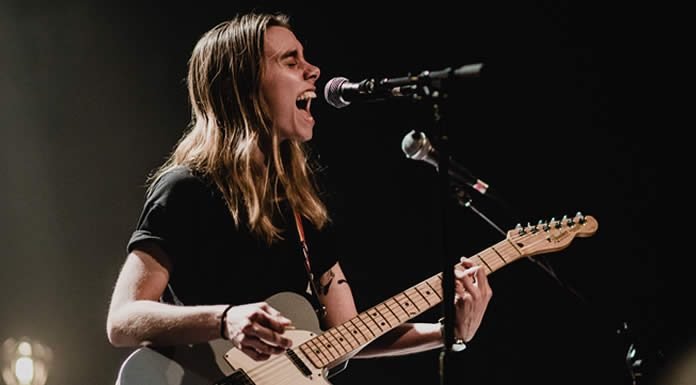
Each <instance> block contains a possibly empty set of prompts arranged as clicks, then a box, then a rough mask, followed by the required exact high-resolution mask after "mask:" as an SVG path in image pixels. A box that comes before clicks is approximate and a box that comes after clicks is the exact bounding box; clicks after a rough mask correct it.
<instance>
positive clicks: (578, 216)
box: [575, 211, 587, 225]
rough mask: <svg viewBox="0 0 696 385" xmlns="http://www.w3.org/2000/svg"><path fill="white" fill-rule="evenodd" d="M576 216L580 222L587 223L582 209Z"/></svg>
mask: <svg viewBox="0 0 696 385" xmlns="http://www.w3.org/2000/svg"><path fill="white" fill-rule="evenodd" d="M575 216H576V217H577V218H578V223H580V224H581V225H582V224H585V222H586V221H587V220H586V219H585V216H584V215H582V213H581V212H580V211H578V212H577V214H575Z"/></svg>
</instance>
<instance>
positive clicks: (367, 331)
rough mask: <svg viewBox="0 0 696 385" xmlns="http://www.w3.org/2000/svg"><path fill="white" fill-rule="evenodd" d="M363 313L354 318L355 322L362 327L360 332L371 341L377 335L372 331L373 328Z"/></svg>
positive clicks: (359, 327)
mask: <svg viewBox="0 0 696 385" xmlns="http://www.w3.org/2000/svg"><path fill="white" fill-rule="evenodd" d="M362 315H363V313H360V314H358V316H357V317H354V318H353V324H354V325H357V326H358V329H360V332H361V333H362V334H363V335H364V336H365V338H366V339H367V340H368V341H369V340H371V339H372V337H374V336H375V333H373V332H372V329H370V327H369V326H367V324H366V323H365V321H364V320H363V319H362V318H361V316H362ZM368 318H370V317H368Z"/></svg>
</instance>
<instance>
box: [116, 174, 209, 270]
mask: <svg viewBox="0 0 696 385" xmlns="http://www.w3.org/2000/svg"><path fill="white" fill-rule="evenodd" d="M203 191H204V189H203V184H202V181H200V180H199V179H198V178H196V177H195V176H193V175H191V174H190V173H189V172H188V171H187V170H185V169H174V170H171V171H169V172H167V173H166V174H164V175H162V176H161V177H160V178H159V179H158V180H157V181H156V182H155V185H154V186H153V187H152V190H151V191H150V193H149V194H148V195H147V197H146V200H145V204H144V206H143V209H142V212H141V213H140V217H139V219H138V223H137V225H136V227H135V230H134V231H133V233H132V235H131V237H130V240H129V241H128V244H127V247H126V251H127V252H128V253H130V252H131V251H132V250H133V249H135V248H137V247H138V245H139V244H141V243H142V242H144V241H152V242H155V243H156V244H158V246H160V247H161V248H162V249H163V250H164V251H165V252H166V253H167V255H168V256H169V257H170V258H172V260H175V259H176V257H177V255H180V254H182V253H186V252H189V251H191V250H192V248H193V239H194V237H195V234H196V229H197V227H198V226H197V224H198V223H199V220H200V219H199V218H200V211H201V208H202V204H203V197H204V195H203V194H204V192H203Z"/></svg>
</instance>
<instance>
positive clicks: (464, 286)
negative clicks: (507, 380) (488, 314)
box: [317, 258, 492, 358]
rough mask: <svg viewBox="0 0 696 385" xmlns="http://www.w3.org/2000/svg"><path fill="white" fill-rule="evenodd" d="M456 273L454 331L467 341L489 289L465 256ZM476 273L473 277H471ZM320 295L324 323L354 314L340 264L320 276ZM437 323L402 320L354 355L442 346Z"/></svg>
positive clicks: (336, 322) (400, 352) (480, 272)
mask: <svg viewBox="0 0 696 385" xmlns="http://www.w3.org/2000/svg"><path fill="white" fill-rule="evenodd" d="M458 267H459V268H460V270H459V271H458V273H457V275H456V280H457V282H456V291H457V293H456V298H455V299H456V305H457V309H458V311H457V325H456V326H457V333H456V334H457V335H458V336H462V339H464V340H465V341H469V340H470V339H471V338H473V336H474V334H475V333H476V330H477V329H478V327H479V325H480V323H481V320H482V318H483V313H484V312H485V309H486V307H487V304H488V301H489V300H490V298H491V295H492V291H491V290H490V287H489V286H488V281H487V278H486V275H485V273H484V272H483V270H478V269H477V268H476V267H474V264H473V263H472V262H470V261H468V260H466V259H465V258H463V259H462V263H461V265H460V266H458ZM474 277H475V278H474ZM317 286H318V287H319V291H320V292H321V295H320V299H321V300H322V302H323V303H324V304H325V305H326V308H327V316H326V319H325V326H327V327H333V326H336V325H339V324H341V323H343V322H345V321H347V320H349V319H351V318H353V317H355V316H357V314H358V312H357V309H356V307H355V301H354V299H353V294H352V291H351V289H350V286H349V285H348V282H347V280H346V277H345V275H344V274H343V271H342V270H341V267H340V265H339V264H336V265H334V266H333V267H332V268H331V269H330V270H329V271H328V272H326V273H324V275H323V276H322V277H321V278H320V280H319V284H318V285H317ZM442 344H443V336H442V333H441V330H440V324H439V323H434V324H427V323H405V324H402V325H399V326H397V327H396V328H394V329H393V330H392V331H390V332H389V333H387V334H385V335H383V336H381V337H379V338H378V339H377V340H375V341H374V342H372V343H371V344H369V345H367V346H366V347H364V348H363V349H362V350H360V351H359V352H358V353H357V355H356V356H355V357H356V358H373V357H382V356H396V355H405V354H412V353H417V352H423V351H427V350H432V349H436V348H439V347H441V346H442Z"/></svg>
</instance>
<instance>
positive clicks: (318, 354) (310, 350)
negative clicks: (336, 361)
mask: <svg viewBox="0 0 696 385" xmlns="http://www.w3.org/2000/svg"><path fill="white" fill-rule="evenodd" d="M305 346H306V349H305ZM302 352H303V353H305V355H306V356H307V357H309V359H310V361H312V364H313V365H314V366H316V367H317V368H321V367H323V366H326V365H327V364H328V363H329V362H331V361H330V360H327V358H326V356H325V355H324V353H323V352H322V351H321V349H319V348H318V347H317V346H316V342H315V340H314V338H312V339H311V340H309V341H307V342H305V343H304V344H303V345H302Z"/></svg>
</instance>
